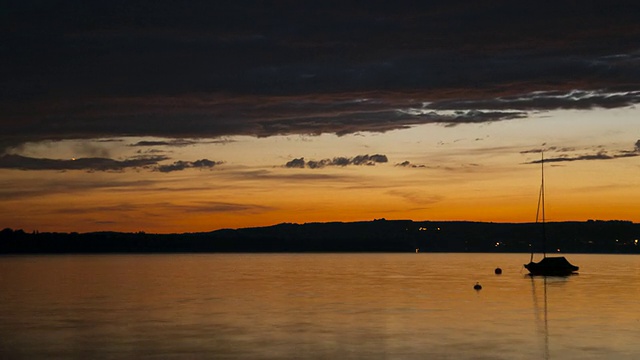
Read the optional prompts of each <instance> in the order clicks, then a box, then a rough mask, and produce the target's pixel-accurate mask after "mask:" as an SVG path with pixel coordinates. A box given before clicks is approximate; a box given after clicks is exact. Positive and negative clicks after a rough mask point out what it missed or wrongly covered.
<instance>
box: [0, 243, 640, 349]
mask: <svg viewBox="0 0 640 360" xmlns="http://www.w3.org/2000/svg"><path fill="white" fill-rule="evenodd" d="M567 258H568V259H569V260H570V261H571V262H572V263H574V264H575V265H578V266H580V274H579V275H574V276H571V277H567V278H551V277H550V278H542V277H540V278H538V277H536V278H531V277H529V276H526V271H525V270H524V269H523V266H522V264H524V263H526V262H528V261H529V254H440V253H419V254H415V253H410V254H409V253H408V254H202V255H200V254H199V255H189V254H180V255H95V256H94V255H69V256H66V255H65V256H5V257H0V358H3V359H4V358H7V359H21V358H22V359H45V358H46V359H55V358H62V359H69V358H78V359H80V358H82V359H85V358H94V359H95V358H98V359H106V358H113V359H126V358H136V359H138V358H142V359H145V358H146V359H149V358H157V359H160V358H161V359H167V358H169V359H171V358H174V359H175V358H179V359H182V358H215V359H638V358H640V341H639V339H640V308H639V306H638V304H639V303H640V302H639V299H640V258H638V257H636V256H633V255H578V254H569V255H567ZM496 267H500V268H502V270H503V274H502V275H495V274H494V269H495V268H496ZM476 282H479V283H480V284H481V285H482V286H483V288H482V290H479V291H476V290H474V289H473V285H474V284H475V283H476Z"/></svg>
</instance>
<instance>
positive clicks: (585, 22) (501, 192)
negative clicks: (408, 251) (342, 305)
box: [0, 0, 640, 233]
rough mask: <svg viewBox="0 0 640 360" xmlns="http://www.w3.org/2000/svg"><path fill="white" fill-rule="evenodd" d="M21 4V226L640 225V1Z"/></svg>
mask: <svg viewBox="0 0 640 360" xmlns="http://www.w3.org/2000/svg"><path fill="white" fill-rule="evenodd" d="M353 4H354V3H353V2H344V1H335V2H334V1H322V2H320V1H204V0H203V1H185V2H181V1H168V0H157V1H136V2H132V1H119V0H113V1H103V2H97V1H82V2H54V1H14V2H10V3H9V5H6V6H5V5H3V9H2V11H1V12H0V17H1V21H0V29H1V30H0V37H1V40H0V43H1V44H2V45H1V46H0V47H1V48H2V55H0V74H1V76H0V84H1V86H0V94H1V95H0V129H1V132H0V228H5V227H10V228H14V229H24V230H25V231H33V230H38V231H78V232H88V231H102V230H113V231H146V232H154V233H171V232H197V231H210V230H215V229H220V228H238V227H250V226H264V225H272V224H277V223H281V222H296V223H305V222H326V221H356V220H372V219H377V218H386V219H412V220H472V221H493V222H532V221H535V215H536V205H537V200H538V190H539V184H540V164H539V160H540V156H541V154H540V151H541V150H544V151H545V159H546V162H545V175H546V178H545V181H546V185H547V191H546V195H547V198H546V201H547V202H546V204H547V209H546V210H547V211H546V215H547V220H549V221H564V220H588V219H601V220H610V219H617V220H631V221H634V222H640V205H638V204H640V110H638V109H637V107H638V103H640V21H638V16H640V5H638V3H637V2H604V1H601V2H590V1H584V2H576V1H558V2H554V3H553V5H552V6H551V5H550V6H541V5H539V4H538V3H537V2H527V3H523V2H520V1H440V2H437V1H417V2H400V3H398V2H387V3H386V4H383V5H381V4H379V3H377V2H376V3H375V4H371V3H369V2H362V3H358V4H359V5H353Z"/></svg>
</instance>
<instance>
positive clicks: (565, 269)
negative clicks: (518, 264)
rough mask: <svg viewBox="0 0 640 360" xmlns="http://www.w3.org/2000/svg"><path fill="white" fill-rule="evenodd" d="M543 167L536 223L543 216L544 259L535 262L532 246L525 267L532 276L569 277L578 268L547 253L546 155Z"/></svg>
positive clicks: (542, 161) (542, 163)
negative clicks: (545, 208) (545, 212)
mask: <svg viewBox="0 0 640 360" xmlns="http://www.w3.org/2000/svg"><path fill="white" fill-rule="evenodd" d="M540 164H541V167H542V183H541V184H540V195H539V196H538V210H537V213H536V223H537V222H538V220H539V219H540V215H542V249H543V250H542V251H543V258H542V260H540V261H539V262H533V254H534V252H535V250H534V246H533V244H532V245H531V259H530V260H529V263H528V264H525V265H524V267H525V268H526V269H527V270H529V273H530V274H531V275H541V276H567V275H571V274H573V273H575V272H576V271H578V267H577V266H575V265H572V264H571V263H570V262H569V261H568V260H567V259H566V258H565V257H564V256H547V252H546V240H547V239H546V231H545V214H544V153H543V154H542V160H541V161H540Z"/></svg>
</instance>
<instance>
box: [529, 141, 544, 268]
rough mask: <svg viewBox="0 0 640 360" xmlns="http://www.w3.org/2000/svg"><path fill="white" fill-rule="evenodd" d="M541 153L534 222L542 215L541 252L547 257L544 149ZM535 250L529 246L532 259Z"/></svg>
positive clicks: (538, 220)
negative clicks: (540, 173)
mask: <svg viewBox="0 0 640 360" xmlns="http://www.w3.org/2000/svg"><path fill="white" fill-rule="evenodd" d="M541 153H542V160H541V161H540V165H541V167H542V181H541V182H540V192H539V193H538V208H537V210H536V224H537V223H538V222H540V217H542V254H543V256H544V257H547V233H546V229H545V214H544V151H541ZM534 252H535V247H534V246H533V245H532V246H531V260H530V261H533V254H534Z"/></svg>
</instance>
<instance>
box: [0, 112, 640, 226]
mask: <svg viewBox="0 0 640 360" xmlns="http://www.w3.org/2000/svg"><path fill="white" fill-rule="evenodd" d="M636 112H637V111H636V110H633V109H631V110H628V112H627V113H626V117H617V118H615V119H616V121H618V122H615V121H612V122H611V123H608V124H603V123H602V121H600V118H599V117H598V116H604V115H606V114H607V113H606V111H604V110H602V111H599V112H596V113H595V114H594V113H593V111H592V112H560V114H559V115H556V117H549V118H547V117H541V118H536V119H522V120H512V121H508V122H498V123H495V124H489V125H486V124H485V125H460V126H457V127H454V128H447V127H443V126H439V125H425V126H419V127H414V128H411V129H404V130H397V131H390V132H386V133H371V134H368V133H365V134H355V135H348V136H335V135H327V134H325V135H320V136H280V137H271V138H251V137H237V138H233V139H226V140H225V141H223V142H206V141H203V142H202V143H201V144H200V143H197V142H195V143H194V145H192V146H186V147H185V146H181V147H168V146H165V147H156V148H152V149H151V150H156V151H158V152H160V153H162V154H171V157H172V159H173V158H175V159H187V160H189V161H195V160H198V159H210V160H213V161H219V162H220V163H219V164H218V165H215V166H214V167H212V168H207V169H199V168H193V167H191V168H186V169H179V170H180V171H165V172H163V171H159V170H158V169H157V168H150V167H138V168H132V169H124V170H121V171H83V170H64V171H54V170H9V169H0V174H1V177H0V178H1V179H2V180H0V184H1V185H2V189H1V190H0V198H1V199H2V202H1V203H0V219H2V221H3V222H2V224H0V226H2V227H3V228H4V227H10V228H14V229H24V230H25V231H33V230H37V231H41V232H42V231H65V232H70V231H76V232H90V231H103V230H111V231H126V232H136V231H145V232H150V233H181V232H200V231H211V230H216V229H221V228H241V227H253V226H267V225H274V224H278V223H283V222H291V223H305V222H329V221H344V222H348V221H368V220H372V219H379V218H386V219H389V220H393V219H408V220H414V221H423V220H433V221H486V222H533V221H535V211H536V205H537V197H538V189H539V184H540V167H539V165H538V164H535V163H531V162H532V161H536V160H538V157H539V153H535V152H531V150H535V149H540V148H541V147H542V146H544V147H546V148H549V149H550V150H549V151H548V153H547V154H546V155H547V156H548V157H549V158H552V157H554V156H555V157H556V160H557V161H556V162H549V163H548V164H547V165H546V166H545V175H546V195H547V198H546V200H547V201H546V205H547V206H546V217H547V220H548V221H574V220H576V221H586V220H589V219H598V220H630V221H633V222H640V213H639V212H638V211H637V204H638V203H640V180H638V176H637V173H638V169H639V166H638V160H637V159H638V157H636V156H635V155H636V153H637V152H640V149H634V147H633V146H634V143H635V142H636V141H637V134H639V133H640V125H639V123H638V122H637V121H636V118H635V117H634V116H636V115H637V114H636ZM578 116H579V117H578ZM577 121H580V124H581V125H582V126H583V127H582V128H580V130H579V131H577V132H576V131H574V127H575V126H576V122H577ZM605 127H606V129H607V130H608V132H604V130H603V129H604V128H605ZM634 130H638V131H636V132H634ZM574 133H575V135H577V136H579V137H578V138H575V137H574ZM600 134H605V135H602V136H601V135H600ZM596 136H599V137H598V140H597V141H598V142H599V143H605V144H609V145H607V146H608V147H609V148H610V149H612V150H610V153H614V154H626V155H628V154H631V155H633V156H625V157H619V158H613V157H610V159H606V160H595V161H594V160H592V161H562V160H563V158H562V156H564V157H565V158H567V157H571V156H573V157H575V158H576V159H579V158H580V156H582V155H584V154H594V153H595V154H599V153H603V152H604V150H602V148H596V147H593V146H590V145H586V144H585V141H586V140H585V139H589V138H590V137H592V138H593V137H596ZM503 139H508V140H503ZM151 140H154V139H151ZM83 141H84V142H85V143H87V144H85V143H83ZM83 141H81V140H74V141H67V142H65V141H60V142H50V143H42V144H38V143H34V144H29V145H28V146H25V147H24V149H23V150H22V151H23V153H24V154H26V155H28V156H31V157H33V158H38V157H40V158H56V157H55V155H56V154H57V155H58V157H57V158H59V159H66V160H68V159H69V158H70V155H69V154H71V153H75V152H78V149H84V148H89V149H92V151H93V152H102V153H108V154H111V156H112V157H113V158H131V156H132V155H135V154H136V153H133V151H134V150H136V149H137V148H135V147H132V146H130V145H128V144H131V143H136V142H140V141H141V139H139V138H136V139H126V138H124V139H120V140H118V141H96V142H95V143H90V142H91V140H83ZM542 144H546V145H542ZM561 145H566V146H564V147H562V151H564V152H563V153H559V151H560V150H558V149H560V148H561ZM554 149H555V150H554ZM564 149H574V150H564ZM364 154H369V155H373V154H384V155H385V156H386V157H387V158H388V162H380V163H376V164H370V165H353V164H350V165H346V166H337V165H335V164H332V165H331V166H325V167H323V168H309V167H308V166H307V167H305V168H296V167H287V166H285V164H287V163H288V162H290V161H292V160H294V159H304V161H306V162H308V161H318V160H323V159H333V158H336V157H340V156H343V157H347V158H348V157H353V156H356V155H364ZM74 157H75V158H76V159H77V160H76V161H80V159H82V158H86V157H87V155H83V154H78V155H74ZM558 159H559V160H558ZM407 164H409V165H407Z"/></svg>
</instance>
